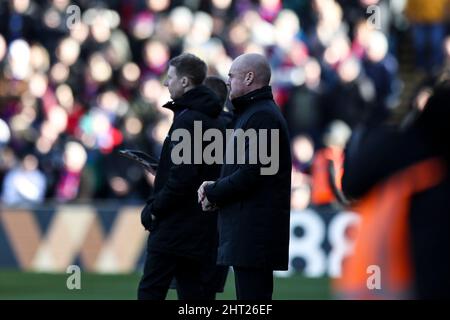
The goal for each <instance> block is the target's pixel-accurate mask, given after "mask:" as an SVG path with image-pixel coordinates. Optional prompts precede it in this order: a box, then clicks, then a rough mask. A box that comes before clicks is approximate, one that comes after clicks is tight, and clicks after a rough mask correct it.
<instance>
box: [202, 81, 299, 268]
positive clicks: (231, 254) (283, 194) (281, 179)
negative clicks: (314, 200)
mask: <svg viewBox="0 0 450 320" xmlns="http://www.w3.org/2000/svg"><path fill="white" fill-rule="evenodd" d="M232 102H233V105H234V107H235V112H236V116H237V117H236V124H235V129H238V128H240V129H243V130H244V131H245V130H247V129H250V128H253V129H256V132H258V129H269V130H268V131H269V133H270V129H278V130H279V143H278V146H279V153H278V156H279V169H278V172H277V173H276V174H274V175H261V172H260V169H261V167H262V164H261V162H260V161H259V160H260V159H259V157H258V163H257V164H248V155H249V154H248V152H249V144H248V141H247V143H246V145H245V152H246V159H247V161H246V162H245V164H236V162H234V163H225V164H224V165H223V167H222V171H221V178H220V179H219V180H217V181H216V182H215V183H214V184H212V185H210V186H208V187H207V188H206V189H205V192H206V196H207V198H208V200H210V201H211V202H212V203H215V204H217V205H218V206H219V208H220V209H219V223H218V225H219V249H218V264H222V265H231V266H240V267H260V268H266V269H272V270H286V269H287V267H288V256H289V255H288V251H289V220H290V219H289V218H290V196H291V167H292V166H291V153H290V144H289V135H288V130H287V126H286V122H285V120H284V118H283V116H282V114H281V112H280V110H279V108H278V107H277V105H276V104H275V102H274V101H273V97H272V92H271V88H270V87H269V86H267V87H264V88H261V89H258V90H255V91H253V92H250V93H248V94H247V95H245V96H242V97H239V98H237V99H234V100H233V101H232ZM234 141H236V137H234ZM268 141H269V142H270V134H269V135H268ZM234 147H235V148H234V154H235V155H236V149H237V148H236V143H235V145H234ZM273 147H275V146H273V145H270V143H269V146H268V150H271V148H273ZM229 148H230V145H228V146H227V152H229ZM269 154H271V151H269Z"/></svg>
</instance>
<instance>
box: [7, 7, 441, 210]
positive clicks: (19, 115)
mask: <svg viewBox="0 0 450 320" xmlns="http://www.w3.org/2000/svg"><path fill="white" fill-rule="evenodd" d="M448 3H449V1H448V0H433V1H420V0H419V1H415V0H410V1H386V0H353V1H350V0H348V1H346V0H340V1H339V0H314V1H308V0H286V1H280V0H259V1H258V0H242V1H235V0H211V1H203V0H190V1H188V0H147V1H144V0H129V1H119V0H114V1H99V0H80V1H70V0H10V1H0V186H1V199H0V203H2V204H3V205H13V206H14V205H24V204H32V203H42V202H45V201H47V200H56V201H58V202H62V203H66V202H72V201H80V200H81V201H83V200H91V199H116V200H117V199H119V200H120V201H127V202H131V203H133V202H135V203H142V202H143V199H145V198H147V197H148V196H149V194H150V193H151V190H152V184H153V180H152V176H151V175H146V173H145V172H144V171H143V170H142V169H141V167H139V166H138V165H137V164H134V163H132V162H131V161H130V160H128V159H126V158H122V157H120V156H119V155H118V153H117V151H118V150H119V149H123V148H128V149H139V150H142V151H145V152H147V153H149V154H152V155H154V156H158V155H159V152H160V149H161V145H162V142H163V141H164V139H165V137H166V134H167V131H168V129H169V127H170V124H171V120H172V119H171V117H172V114H171V112H168V110H165V109H163V108H162V107H161V106H163V105H164V104H165V103H166V102H167V101H168V100H169V99H170V98H169V94H168V92H167V89H166V88H165V87H164V86H163V81H164V77H165V72H166V69H167V62H168V61H169V60H170V58H171V57H174V56H176V55H178V54H180V53H182V52H185V51H187V52H191V53H194V54H196V55H198V56H199V57H201V58H202V59H204V60H205V61H206V62H207V63H208V66H209V74H211V75H218V76H220V77H222V78H223V79H226V78H227V72H228V70H229V67H230V64H231V61H232V60H233V58H235V57H236V56H238V55H240V54H242V53H246V52H258V53H263V54H265V55H266V56H267V57H268V58H269V61H270V63H271V67H272V70H273V78H272V88H273V91H274V96H275V99H276V101H277V103H278V105H280V106H281V108H282V111H283V113H284V115H285V116H286V119H287V121H288V125H289V129H290V133H291V136H292V150H293V157H294V158H293V164H294V170H293V180H292V182H293V183H292V201H291V203H292V207H293V208H294V209H302V208H305V207H306V206H307V205H309V204H310V203H311V202H312V203H314V204H317V205H320V204H327V203H330V202H333V201H334V198H333V193H332V192H331V190H330V187H329V186H328V178H327V175H326V172H327V165H328V163H329V160H334V163H337V165H336V169H337V170H339V169H340V165H339V161H341V160H340V159H341V158H342V151H343V148H344V145H345V143H346V141H347V139H348V138H349V136H350V133H351V131H352V129H353V128H354V126H355V125H356V124H358V123H360V122H361V121H365V122H367V121H368V122H374V123H376V122H382V121H386V120H388V119H390V118H391V116H392V115H393V114H394V113H395V112H396V107H398V105H399V99H400V93H401V90H402V86H403V84H402V82H401V81H400V77H399V60H400V59H399V53H398V52H399V47H400V45H401V44H402V43H403V42H404V41H405V37H408V38H407V40H406V41H409V37H411V39H412V43H413V44H414V48H415V51H416V59H417V60H416V63H415V72H423V73H425V74H427V76H428V78H429V77H431V78H432V77H433V75H434V74H435V73H436V72H438V70H440V68H442V67H445V66H447V67H448V66H450V37H448V36H446V35H448V28H447V27H448V25H447V24H446V20H445V19H446V15H445V13H446V11H445V10H444V6H445V5H446V4H448ZM373 5H376V7H373ZM75 6H76V7H75ZM374 8H376V10H375V11H373V9H374ZM78 10H80V11H79V12H78ZM378 10H379V11H378ZM78 13H79V16H78ZM78 17H79V18H80V19H78ZM378 18H379V19H378ZM428 52H429V53H431V54H428ZM400 62H401V61H400ZM426 83H427V82H424V86H425V87H424V88H425V89H419V90H417V92H418V93H417V98H414V99H413V100H412V101H413V102H412V103H411V109H413V110H414V109H417V108H419V109H420V106H423V105H424V104H425V103H424V102H423V100H424V99H426V98H427V92H428V91H427V90H426ZM228 107H229V109H230V110H232V106H231V105H230V104H229V105H228Z"/></svg>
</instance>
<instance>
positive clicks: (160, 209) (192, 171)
mask: <svg viewBox="0 0 450 320" xmlns="http://www.w3.org/2000/svg"><path fill="white" fill-rule="evenodd" d="M176 129H185V130H187V131H188V132H189V133H190V137H193V132H194V121H193V119H191V117H184V118H183V119H180V120H179V123H178V124H177V126H176V127H174V130H176ZM172 132H173V131H172ZM179 143H183V140H182V139H181V140H180V141H178V142H176V143H175V144H174V146H176V145H178V144H179ZM191 155H192V156H193V141H191ZM191 160H192V159H191ZM192 162H193V160H192V161H191V163H182V164H177V165H172V167H171V168H170V171H169V176H168V179H167V182H166V184H165V185H164V187H163V188H162V189H161V190H160V191H159V192H158V193H157V194H155V195H154V198H153V200H152V202H151V212H152V214H153V215H154V216H155V217H157V218H158V217H161V216H162V215H164V214H165V213H167V212H168V211H170V210H172V209H174V208H177V207H180V206H182V205H183V203H185V200H186V198H187V197H196V194H197V189H198V187H199V185H200V181H198V180H199V178H198V177H199V170H200V167H199V165H195V164H193V163H192Z"/></svg>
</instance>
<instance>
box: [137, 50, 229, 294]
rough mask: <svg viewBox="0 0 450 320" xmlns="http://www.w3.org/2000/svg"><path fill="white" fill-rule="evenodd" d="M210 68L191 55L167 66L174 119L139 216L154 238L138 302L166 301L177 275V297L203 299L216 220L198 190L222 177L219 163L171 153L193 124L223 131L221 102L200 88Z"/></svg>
mask: <svg viewBox="0 0 450 320" xmlns="http://www.w3.org/2000/svg"><path fill="white" fill-rule="evenodd" d="M206 70H207V67H206V64H205V63H204V62H203V61H202V60H200V59H199V58H197V57H195V56H193V55H191V54H182V55H180V56H178V57H176V58H174V59H172V60H171V61H170V62H169V69H168V73H167V80H166V81H165V86H167V87H168V89H169V92H170V96H171V98H172V99H173V101H171V102H169V103H167V104H166V105H165V107H166V108H169V109H171V110H172V111H173V112H174V114H175V115H174V120H173V124H172V127H171V128H170V130H169V133H168V135H167V138H166V140H165V141H164V144H163V148H162V152H161V157H160V161H159V165H158V171H157V173H156V178H155V187H154V195H153V197H152V198H151V199H149V200H148V201H147V205H146V207H145V208H144V210H143V211H142V214H141V220H142V224H143V226H144V227H145V228H146V229H147V230H149V231H150V236H149V238H148V248H147V257H146V262H145V267H144V275H143V277H142V279H141V282H140V284H139V290H138V298H139V299H157V300H161V299H164V298H165V297H166V295H167V291H168V289H169V286H170V283H171V281H172V278H174V277H175V279H176V280H177V293H178V297H179V299H183V300H184V299H188V300H192V299H205V285H207V284H205V283H202V270H203V268H204V265H205V263H207V261H208V258H210V257H211V256H212V255H213V254H214V250H216V247H215V237H216V232H217V217H216V216H214V214H212V215H211V216H209V215H205V214H204V213H203V212H202V208H201V207H200V205H199V204H198V203H197V194H196V191H197V189H198V187H199V186H200V184H201V183H202V181H204V180H207V179H208V180H209V179H215V178H217V177H218V176H219V173H220V165H219V164H212V165H205V164H194V161H188V162H183V163H181V164H178V163H177V164H176V163H174V159H173V154H172V153H173V152H172V151H173V148H174V147H176V146H177V145H179V144H180V143H183V140H181V141H178V143H177V142H176V139H174V136H175V135H176V133H177V132H180V131H183V132H188V133H189V134H190V136H191V137H193V136H194V126H195V124H194V121H200V122H201V125H202V128H203V130H207V129H209V128H216V129H217V128H222V129H221V130H223V126H222V125H221V124H220V120H219V118H218V116H219V114H220V112H221V110H222V106H221V104H220V101H219V98H218V97H217V95H216V94H215V93H214V92H213V91H211V90H210V89H208V88H207V87H205V86H204V85H202V83H203V81H204V79H205V77H206ZM174 140H175V142H174ZM194 144H195V143H191V145H192V146H194ZM200 146H201V147H202V150H203V148H204V146H203V145H202V144H201V145H200ZM192 149H194V148H192ZM202 150H200V151H202ZM193 151H196V150H193ZM197 151H198V150H197ZM191 155H194V153H193V152H192V150H191ZM175 162H176V161H175Z"/></svg>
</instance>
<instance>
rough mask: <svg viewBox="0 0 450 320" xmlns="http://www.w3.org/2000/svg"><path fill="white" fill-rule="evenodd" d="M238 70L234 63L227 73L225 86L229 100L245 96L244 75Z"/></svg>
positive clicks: (236, 64) (237, 65)
mask: <svg viewBox="0 0 450 320" xmlns="http://www.w3.org/2000/svg"><path fill="white" fill-rule="evenodd" d="M240 69H241V68H240V67H239V64H238V63H237V62H234V63H233V64H232V65H231V68H230V72H228V81H227V86H228V90H229V96H230V100H233V99H235V98H237V97H240V96H242V95H244V94H245V93H244V92H245V84H244V73H243V72H242V70H240Z"/></svg>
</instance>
